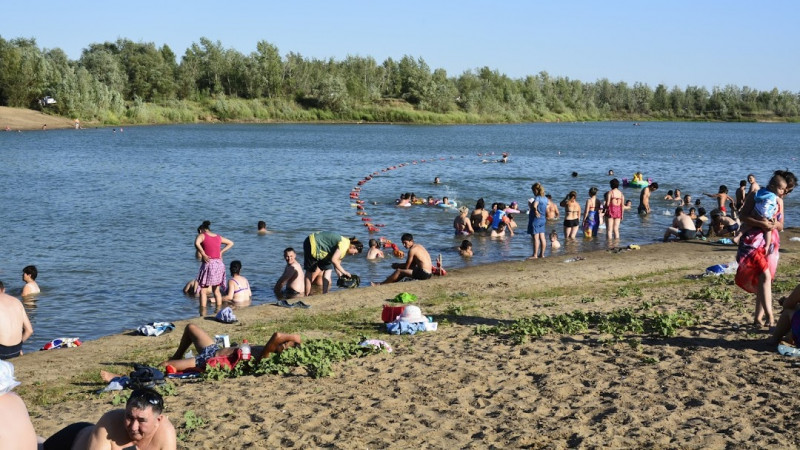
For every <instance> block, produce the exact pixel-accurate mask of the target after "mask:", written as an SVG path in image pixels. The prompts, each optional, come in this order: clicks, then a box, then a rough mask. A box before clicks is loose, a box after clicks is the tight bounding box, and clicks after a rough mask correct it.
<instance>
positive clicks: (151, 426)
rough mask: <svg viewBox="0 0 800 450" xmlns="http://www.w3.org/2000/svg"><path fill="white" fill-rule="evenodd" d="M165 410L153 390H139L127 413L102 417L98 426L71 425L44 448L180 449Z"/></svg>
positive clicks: (114, 411)
mask: <svg viewBox="0 0 800 450" xmlns="http://www.w3.org/2000/svg"><path fill="white" fill-rule="evenodd" d="M163 410H164V399H163V398H162V397H161V394H159V393H158V392H156V391H154V390H152V389H136V390H134V391H133V393H132V394H131V396H130V397H129V398H128V402H127V403H126V404H125V409H114V410H112V411H109V412H107V413H105V414H103V416H102V417H101V418H100V420H98V421H97V423H96V424H92V423H89V422H78V423H73V424H72V425H68V426H67V427H66V428H63V429H62V430H61V431H59V432H57V433H56V434H54V435H52V436H50V437H49V438H48V439H47V440H46V441H45V442H44V445H43V447H42V448H43V449H44V450H48V449H51V448H72V449H88V450H95V449H98V450H99V449H111V450H122V449H145V448H146V449H166V450H172V449H175V448H177V438H176V436H175V427H174V426H173V425H172V422H170V421H169V418H167V416H165V415H163V414H162V411H163Z"/></svg>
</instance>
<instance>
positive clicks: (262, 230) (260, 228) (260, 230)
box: [258, 220, 267, 236]
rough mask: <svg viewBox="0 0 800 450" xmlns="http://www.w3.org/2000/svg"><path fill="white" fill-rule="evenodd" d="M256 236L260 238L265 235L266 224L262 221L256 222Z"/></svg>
mask: <svg viewBox="0 0 800 450" xmlns="http://www.w3.org/2000/svg"><path fill="white" fill-rule="evenodd" d="M258 234H259V235H262V236H263V235H265V234H267V222H264V221H263V220H259V221H258Z"/></svg>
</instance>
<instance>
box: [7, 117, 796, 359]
mask: <svg viewBox="0 0 800 450" xmlns="http://www.w3.org/2000/svg"><path fill="white" fill-rule="evenodd" d="M799 143H800V125H798V124H739V123H733V124H729V123H643V124H642V125H641V126H632V125H631V123H629V122H625V123H588V124H584V123H570V124H522V125H472V126H469V125H467V126H404V125H306V124H302V125H294V124H290V125H180V126H154V127H133V128H125V130H124V132H121V131H120V129H112V128H101V129H91V130H80V131H76V130H57V131H47V132H41V131H30V132H23V133H0V158H1V160H2V164H0V198H1V199H2V203H0V205H2V208H0V223H2V227H3V231H4V233H3V234H4V238H5V242H4V244H3V246H2V258H0V280H2V281H3V282H5V284H6V287H7V291H8V292H9V293H11V294H12V295H18V294H19V292H20V289H21V286H22V280H21V270H22V267H24V266H25V265H28V264H35V265H36V266H37V267H38V269H39V278H38V280H37V281H38V282H39V284H40V286H41V288H42V293H41V294H40V295H39V296H38V297H36V298H35V299H34V300H32V301H29V302H26V307H27V308H28V314H29V315H30V317H31V320H32V321H33V325H34V329H35V334H34V336H33V338H31V340H29V341H28V342H27V343H26V345H25V349H26V350H28V351H30V350H34V349H38V348H39V347H41V346H42V345H43V344H44V343H45V342H47V341H49V340H50V339H52V338H55V337H61V336H72V337H74V336H79V337H81V338H82V339H92V338H97V337H99V336H102V335H106V334H110V333H116V332H120V331H123V330H126V329H131V328H135V327H136V326H138V325H141V324H144V323H147V322H151V321H160V320H177V319H181V318H187V317H191V316H195V315H197V313H198V307H197V300H195V299H194V298H189V297H186V296H184V295H183V293H182V290H181V289H182V287H183V285H184V284H185V283H186V282H187V281H188V280H190V279H192V278H193V277H195V276H196V274H197V270H198V267H199V264H198V262H197V261H196V260H195V258H194V248H193V241H194V237H195V233H196V228H197V226H198V225H199V224H200V223H201V222H202V221H203V220H210V221H211V222H212V229H213V230H214V231H215V232H217V233H219V234H221V235H223V236H225V237H227V238H229V239H231V240H233V241H234V242H235V246H234V248H233V249H232V250H231V251H230V252H228V253H226V255H225V263H226V266H227V264H229V263H230V261H232V260H234V259H239V260H241V261H242V263H243V270H242V274H243V275H244V276H246V277H247V278H248V279H249V280H250V282H251V285H252V286H253V288H254V294H255V299H254V302H253V303H254V304H259V303H264V302H269V301H274V295H273V293H272V286H273V285H274V283H275V281H276V280H277V278H278V277H279V276H280V274H281V273H282V271H283V267H284V265H285V263H284V261H283V258H282V251H283V249H284V248H286V247H294V248H296V249H297V250H298V253H301V252H302V243H303V239H304V238H305V237H306V236H307V235H308V234H309V233H311V232H314V231H320V230H330V231H336V232H339V233H341V234H343V235H355V236H357V237H359V239H361V240H362V241H364V243H365V244H366V241H367V240H368V239H369V237H370V236H369V235H368V233H367V232H366V229H365V228H364V227H363V225H362V221H361V217H360V216H357V215H356V214H355V213H356V209H355V208H353V207H352V206H351V204H352V203H353V200H351V199H350V198H349V193H350V191H351V190H352V189H353V188H354V187H355V186H356V185H357V183H358V181H359V180H361V179H363V178H364V177H366V176H368V175H370V174H373V173H377V175H375V177H374V178H373V179H372V180H371V181H369V182H367V183H365V184H364V185H363V186H362V192H361V198H362V199H364V200H366V201H367V208H366V210H367V212H368V213H369V217H371V218H372V220H373V222H374V223H380V224H384V225H385V228H383V230H382V232H380V233H375V234H374V235H373V237H380V236H385V237H387V238H389V239H392V240H393V241H395V242H397V243H398V244H399V240H400V235H401V234H402V233H405V232H411V233H413V234H414V236H415V239H416V241H417V242H419V243H421V244H423V245H424V246H426V247H427V248H428V249H429V251H430V253H431V254H432V256H433V257H434V258H435V257H436V255H437V254H442V256H443V258H444V265H445V267H446V268H458V267H464V266H471V265H476V264H484V263H489V262H494V261H501V260H521V259H524V258H526V257H527V256H529V255H530V254H531V253H532V249H531V241H530V238H529V236H527V235H526V234H525V233H524V231H525V227H526V224H527V217H526V216H525V215H524V214H521V215H520V216H518V217H517V222H518V223H519V226H520V229H519V230H518V234H517V235H516V236H514V237H512V238H509V239H506V240H502V241H497V240H491V239H489V238H487V237H483V236H476V237H472V238H471V240H472V241H473V245H474V247H475V256H474V257H473V258H472V259H470V260H464V259H462V258H460V257H459V256H458V253H457V252H456V250H455V248H456V247H457V246H458V244H459V243H460V242H461V238H456V237H454V236H453V233H452V222H453V218H454V217H455V215H456V212H455V211H453V210H446V209H444V208H437V207H432V208H428V207H423V206H415V207H412V208H396V207H395V206H394V201H395V199H396V198H398V197H399V194H400V193H402V192H414V193H415V194H416V195H417V196H418V197H423V198H424V197H427V196H429V195H432V196H434V197H436V198H441V197H442V196H448V197H449V198H450V199H453V200H455V201H457V202H458V203H459V204H460V205H461V204H463V205H467V206H469V207H470V208H472V207H474V205H475V201H476V200H477V199H478V198H479V197H483V198H484V199H485V200H486V203H487V206H489V205H491V203H493V202H499V201H502V202H505V203H510V202H511V201H514V200H516V201H517V202H519V203H520V205H525V204H526V200H527V199H528V198H529V197H530V196H531V191H530V186H531V184H532V183H533V182H536V181H538V182H541V183H542V184H543V185H544V187H545V189H546V190H547V192H548V193H551V194H552V195H553V197H554V198H555V199H556V200H557V201H560V200H561V199H562V198H563V197H564V195H565V194H566V193H567V192H569V191H570V190H576V191H577V192H578V200H579V202H580V203H581V205H583V204H584V202H585V199H586V197H587V191H588V189H589V187H591V186H597V187H598V188H599V189H600V192H601V193H602V192H605V191H606V190H607V189H608V181H609V179H610V177H609V176H608V175H607V172H608V170H609V169H613V170H614V171H615V172H616V174H617V177H619V178H623V177H626V178H631V177H632V174H633V172H635V171H642V172H643V173H644V174H645V177H646V178H651V179H653V180H654V181H657V182H658V183H659V185H660V186H661V188H660V189H659V190H658V191H657V192H656V193H655V194H654V195H653V198H654V200H653V201H652V204H653V210H654V214H651V215H650V216H647V217H639V216H637V215H636V214H631V213H630V212H628V214H626V216H625V220H624V221H623V223H622V227H621V235H622V239H621V240H620V241H618V242H612V243H611V244H609V243H607V242H606V239H605V236H604V235H603V234H601V235H600V237H599V239H598V238H596V239H594V240H584V239H583V238H582V236H581V235H579V239H578V240H577V241H575V242H571V243H567V245H564V246H563V247H562V248H561V249H560V250H559V251H557V253H556V255H555V256H556V258H555V260H563V259H567V258H569V257H570V256H569V255H572V254H575V253H578V252H581V251H586V250H593V249H602V248H607V247H608V246H609V245H612V246H625V245H628V244H632V243H637V244H647V243H651V242H654V241H655V240H657V239H660V237H661V235H662V233H663V230H664V228H665V227H666V226H667V225H668V224H669V223H670V222H671V219H672V214H673V211H674V206H675V205H674V204H673V203H671V202H667V201H664V200H661V198H663V196H664V194H666V191H667V190H669V189H675V188H679V189H681V191H682V192H683V193H684V194H690V195H692V197H693V198H701V194H702V193H703V192H711V193H716V192H717V190H718V187H719V185H720V184H726V185H727V186H728V187H729V189H730V192H731V194H733V192H734V191H735V189H736V187H738V184H739V181H740V180H742V179H744V178H745V177H746V175H747V174H748V173H754V174H755V175H756V177H757V178H758V181H759V182H760V183H761V184H762V186H765V185H766V182H767V180H768V178H769V176H770V174H771V172H772V171H773V170H775V169H779V168H787V167H788V168H789V169H790V170H793V171H795V173H797V172H798V169H799V168H798V167H797V157H798V155H800V152H798V144H799ZM504 151H506V152H509V153H510V158H509V162H508V164H497V163H485V162H484V161H495V160H497V159H500V154H501V153H502V152H504ZM486 153H489V154H490V155H488V156H484V155H483V154H486ZM491 153H494V154H493V155H491ZM478 154H482V156H478ZM414 162H416V163H414ZM404 163H405V164H406V165H405V166H402V167H398V168H396V169H395V170H386V171H384V169H387V168H389V167H393V166H399V165H401V164H404ZM573 171H575V172H578V174H579V176H578V177H577V178H572V177H571V176H570V174H571V173H572V172H573ZM437 176H438V177H440V178H441V181H442V184H440V185H433V184H432V181H433V179H434V177H437ZM623 192H624V194H625V196H626V198H631V199H632V200H633V201H634V211H635V207H636V205H638V203H639V202H638V190H636V189H631V188H625V189H623ZM373 202H374V203H377V204H376V205H373V204H372V203H373ZM702 206H704V207H705V208H706V209H707V210H709V211H710V210H711V209H712V208H713V200H712V199H711V198H708V197H702ZM797 206H798V196H797V194H795V195H794V196H789V197H788V198H787V201H786V209H787V226H796V225H797V224H798V208H797ZM562 214H563V213H562ZM259 220H265V221H266V222H267V224H268V228H269V229H270V230H272V233H271V234H268V235H266V236H258V235H257V234H256V233H255V228H256V223H257V222H258V221H259ZM552 228H554V229H556V230H558V232H559V235H560V236H562V238H563V229H562V225H561V223H560V222H558V223H552V224H550V226H548V229H552ZM562 243H563V239H562ZM678 248H679V247H676V250H677V249H678ZM298 256H300V255H298ZM395 261H397V260H396V259H394V258H392V257H387V258H386V260H383V261H379V262H368V261H366V260H365V258H364V254H362V255H358V256H355V257H352V256H351V257H347V258H345V260H344V263H343V265H344V267H345V268H346V269H348V270H349V271H351V272H353V273H357V274H359V275H360V276H361V278H362V280H363V281H364V282H365V283H366V282H368V281H379V280H381V279H383V278H384V277H385V276H387V275H388V274H389V273H390V272H391V269H390V267H389V266H390V264H391V263H392V262H395ZM309 303H311V304H313V303H314V299H313V297H312V298H311V299H309Z"/></svg>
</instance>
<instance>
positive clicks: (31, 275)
mask: <svg viewBox="0 0 800 450" xmlns="http://www.w3.org/2000/svg"><path fill="white" fill-rule="evenodd" d="M37 275H39V271H38V270H36V266H25V267H24V268H23V269H22V281H24V282H25V286H23V287H22V294H20V295H21V296H23V297H27V296H29V295H33V294H38V293H39V292H41V291H40V290H39V285H38V284H36V276H37Z"/></svg>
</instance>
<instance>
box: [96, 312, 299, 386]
mask: <svg viewBox="0 0 800 450" xmlns="http://www.w3.org/2000/svg"><path fill="white" fill-rule="evenodd" d="M300 343H301V340H300V335H299V334H284V333H274V334H273V335H272V337H271V338H269V341H267V345H265V346H263V347H262V346H258V345H256V346H253V348H252V352H253V355H255V358H256V360H255V362H256V364H257V363H258V362H259V361H261V358H264V357H266V356H268V355H269V354H270V353H280V352H282V351H284V350H286V349H287V348H289V347H294V346H295V345H300ZM192 344H194V347H195V349H196V350H197V356H195V357H193V358H184V357H183V354H184V353H186V350H188V349H189V346H190V345H192ZM235 351H236V347H227V348H220V347H219V346H218V345H217V344H216V343H215V342H214V339H213V338H212V337H211V336H209V335H208V333H206V332H205V331H204V330H203V329H202V328H200V327H199V326H197V325H195V324H191V323H190V324H189V325H186V328H184V329H183V335H182V336H181V343H180V344H179V345H178V349H177V350H176V351H175V354H174V355H172V357H171V358H170V359H169V360H167V361H164V362H163V363H162V364H163V365H165V366H172V367H174V368H175V370H177V371H179V372H182V371H184V370H186V369H191V368H193V367H199V368H204V367H205V366H206V361H208V359H209V358H212V357H214V356H230V355H231V354H233V353H234V352H235ZM100 375H101V376H102V377H103V379H104V380H105V379H106V378H108V377H109V376H111V378H114V375H113V374H110V373H107V372H101V374H100ZM111 378H109V379H108V380H111Z"/></svg>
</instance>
